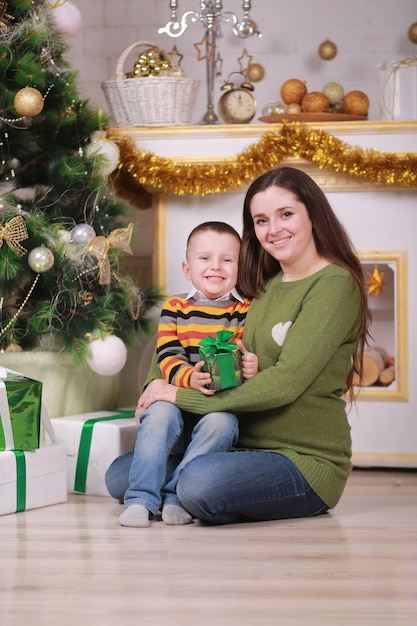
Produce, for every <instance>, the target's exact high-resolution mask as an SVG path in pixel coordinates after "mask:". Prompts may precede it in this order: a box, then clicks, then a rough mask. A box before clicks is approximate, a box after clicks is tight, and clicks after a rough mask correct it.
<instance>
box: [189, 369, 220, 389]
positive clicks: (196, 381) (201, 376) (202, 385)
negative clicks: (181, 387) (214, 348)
mask: <svg viewBox="0 0 417 626" xmlns="http://www.w3.org/2000/svg"><path fill="white" fill-rule="evenodd" d="M203 366H204V361H199V362H198V363H196V364H195V365H194V371H193V373H192V374H191V376H190V387H191V389H195V390H196V391H201V393H204V395H206V396H212V395H213V394H214V393H215V392H214V389H207V387H206V385H209V384H210V383H211V376H210V374H209V373H208V372H203Z"/></svg>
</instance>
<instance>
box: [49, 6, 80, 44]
mask: <svg viewBox="0 0 417 626" xmlns="http://www.w3.org/2000/svg"><path fill="white" fill-rule="evenodd" d="M52 15H53V18H54V20H55V29H56V31H57V32H58V33H61V35H64V37H72V36H73V35H75V34H76V33H78V31H79V30H80V28H81V24H82V17H81V13H80V11H79V9H78V8H77V7H76V6H75V4H73V3H72V2H70V0H61V1H60V2H59V4H58V5H57V6H53V7H52Z"/></svg>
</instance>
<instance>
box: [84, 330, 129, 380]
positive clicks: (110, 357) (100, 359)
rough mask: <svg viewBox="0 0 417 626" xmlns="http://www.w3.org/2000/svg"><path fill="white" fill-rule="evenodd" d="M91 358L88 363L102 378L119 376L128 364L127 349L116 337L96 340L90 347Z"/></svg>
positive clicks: (109, 336) (110, 336) (88, 358)
mask: <svg viewBox="0 0 417 626" xmlns="http://www.w3.org/2000/svg"><path fill="white" fill-rule="evenodd" d="M89 347H90V352H91V356H89V357H86V361H87V363H88V365H89V366H90V368H91V369H92V370H93V372H96V374H100V375H101V376H113V375H114V374H118V373H119V372H120V371H121V370H122V369H123V367H124V366H125V364H126V360H127V348H126V346H125V344H124V343H123V341H122V340H121V339H120V338H119V337H116V335H108V336H107V337H105V338H104V339H94V340H93V341H92V342H91V343H90V345H89Z"/></svg>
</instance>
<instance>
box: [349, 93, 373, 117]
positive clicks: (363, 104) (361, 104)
mask: <svg viewBox="0 0 417 626" xmlns="http://www.w3.org/2000/svg"><path fill="white" fill-rule="evenodd" d="M368 109H369V98H368V96H367V95H366V93H364V92H363V91H359V90H358V89H355V90H353V91H349V92H348V93H347V94H346V95H345V97H344V98H343V111H344V113H348V114H349V115H364V116H365V115H367V114H368Z"/></svg>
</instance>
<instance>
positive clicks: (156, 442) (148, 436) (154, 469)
mask: <svg viewBox="0 0 417 626" xmlns="http://www.w3.org/2000/svg"><path fill="white" fill-rule="evenodd" d="M238 434H239V428H238V420H237V418H236V417H235V416H234V415H233V414H232V413H226V412H217V413H208V414H207V415H204V416H203V417H198V416H196V415H190V414H184V416H183V413H182V411H181V410H180V409H178V408H177V407H176V406H175V405H174V404H171V403H169V402H161V401H160V402H155V403H154V404H152V405H151V406H150V407H149V409H147V410H146V411H144V412H143V413H142V415H141V417H140V425H139V428H138V436H137V438H136V445H135V450H134V453H133V459H132V464H131V467H130V473H129V486H128V488H127V490H126V493H125V495H124V504H125V507H128V506H130V505H131V504H141V505H143V506H145V507H146V508H147V509H149V511H151V513H153V514H154V515H155V514H156V513H157V512H158V510H159V508H160V506H161V503H163V504H176V505H178V506H181V503H180V500H179V498H178V496H177V494H176V486H177V482H178V478H179V475H180V473H181V471H182V470H183V468H184V467H185V465H186V464H187V463H188V462H189V461H191V460H192V459H194V458H195V457H197V456H199V455H201V454H207V453H210V452H224V451H227V450H230V448H231V447H232V446H233V445H234V444H235V443H236V442H237V440H238ZM182 453H183V458H182V460H181V462H180V463H179V464H178V465H177V466H176V467H175V469H174V470H173V471H172V465H171V466H170V465H169V464H168V459H169V457H170V455H175V454H182ZM110 493H111V491H110ZM112 495H113V494H112Z"/></svg>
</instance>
